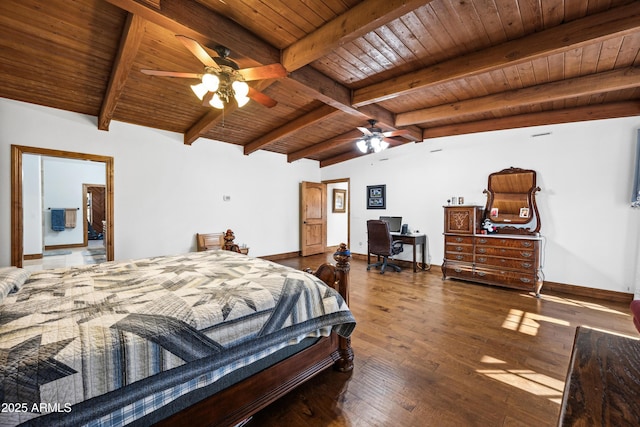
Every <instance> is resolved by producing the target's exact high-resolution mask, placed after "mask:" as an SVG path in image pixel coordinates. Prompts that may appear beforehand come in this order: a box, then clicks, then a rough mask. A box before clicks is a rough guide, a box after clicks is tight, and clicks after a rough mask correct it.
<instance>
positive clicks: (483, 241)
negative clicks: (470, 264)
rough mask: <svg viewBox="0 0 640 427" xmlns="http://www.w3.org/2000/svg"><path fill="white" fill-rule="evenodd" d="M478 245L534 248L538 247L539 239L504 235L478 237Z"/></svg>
mask: <svg viewBox="0 0 640 427" xmlns="http://www.w3.org/2000/svg"><path fill="white" fill-rule="evenodd" d="M476 245H479V246H484V245H486V246H497V247H501V248H517V249H531V250H533V249H535V248H537V247H538V246H537V245H538V240H528V239H507V238H503V237H476Z"/></svg>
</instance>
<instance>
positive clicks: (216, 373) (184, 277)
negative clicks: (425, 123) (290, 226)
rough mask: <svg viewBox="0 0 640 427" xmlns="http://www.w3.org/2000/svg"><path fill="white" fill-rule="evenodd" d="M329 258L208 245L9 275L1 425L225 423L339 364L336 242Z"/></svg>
mask: <svg viewBox="0 0 640 427" xmlns="http://www.w3.org/2000/svg"><path fill="white" fill-rule="evenodd" d="M334 259H335V260H336V261H337V264H336V265H335V266H333V265H328V264H324V265H322V266H320V267H319V268H318V270H317V271H316V272H315V275H312V274H309V272H302V271H298V270H295V269H292V268H289V267H285V266H282V265H279V264H276V263H272V262H270V261H266V260H262V259H259V258H251V257H247V256H246V255H242V254H238V253H235V252H231V251H225V250H214V251H205V252H193V253H188V254H184V255H177V256H165V257H154V258H148V259H141V260H131V261H123V262H108V263H103V264H97V265H89V266H80V267H72V268H66V269H57V270H44V271H41V272H34V273H31V275H30V277H28V278H24V279H25V280H22V279H21V278H17V279H16V281H15V283H14V284H12V285H10V287H11V286H13V288H12V289H9V292H6V295H5V296H4V300H3V302H2V303H1V304H0V361H1V363H0V381H1V382H0V395H1V397H2V408H1V412H0V426H5V425H25V426H29V425H62V424H65V425H90V426H93V425H95V426H112V425H141V426H142V425H150V424H156V423H157V424H159V425H180V424H184V422H185V420H188V421H189V424H190V425H216V426H218V425H234V424H236V423H238V422H241V421H242V420H244V419H246V418H247V417H249V416H250V415H252V414H253V413H255V412H257V411H258V410H260V409H261V408H263V407H264V406H266V405H268V404H269V403H271V402H273V401H274V400H276V399H278V398H279V397H281V396H283V395H284V394H286V393H287V392H288V391H290V390H291V389H293V388H294V387H296V386H297V385H299V384H301V383H303V382H304V381H306V380H308V379H309V378H311V377H313V376H314V375H315V374H317V373H319V372H321V371H322V370H324V369H326V368H328V367H329V366H332V365H333V366H334V367H335V368H336V369H337V370H340V371H345V372H348V371H350V370H351V369H352V367H353V351H352V350H351V346H350V340H349V336H350V335H351V332H352V331H353V329H354V327H355V319H354V318H353V315H352V313H351V312H350V311H349V309H348V272H349V251H348V250H347V248H346V246H344V245H342V246H341V247H340V249H339V250H338V252H336V254H335V255H334ZM15 273H16V274H17V275H19V274H21V273H23V271H22V270H21V269H16V271H15ZM16 289H17V290H16Z"/></svg>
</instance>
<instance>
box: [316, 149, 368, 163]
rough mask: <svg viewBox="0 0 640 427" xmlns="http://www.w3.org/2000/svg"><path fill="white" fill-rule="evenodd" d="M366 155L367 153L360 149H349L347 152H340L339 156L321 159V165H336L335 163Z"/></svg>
mask: <svg viewBox="0 0 640 427" xmlns="http://www.w3.org/2000/svg"><path fill="white" fill-rule="evenodd" d="M364 155H365V154H362V153H361V152H360V151H359V150H357V149H352V150H349V151H347V152H345V153H342V154H338V155H337V156H333V157H330V158H328V159H324V160H320V167H321V168H324V167H326V166H331V165H335V164H338V163H342V162H346V161H347V160H351V159H355V158H357V157H361V156H364Z"/></svg>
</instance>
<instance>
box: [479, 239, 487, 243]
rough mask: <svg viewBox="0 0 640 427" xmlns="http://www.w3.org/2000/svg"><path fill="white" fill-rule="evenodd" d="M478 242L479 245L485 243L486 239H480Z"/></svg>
mask: <svg viewBox="0 0 640 427" xmlns="http://www.w3.org/2000/svg"><path fill="white" fill-rule="evenodd" d="M479 242H480V243H487V239H480V240H479Z"/></svg>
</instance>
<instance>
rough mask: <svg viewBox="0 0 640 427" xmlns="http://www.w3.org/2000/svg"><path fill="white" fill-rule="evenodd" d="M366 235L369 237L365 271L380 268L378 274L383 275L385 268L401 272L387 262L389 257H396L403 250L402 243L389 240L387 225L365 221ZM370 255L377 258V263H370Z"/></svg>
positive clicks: (372, 220) (398, 268)
mask: <svg viewBox="0 0 640 427" xmlns="http://www.w3.org/2000/svg"><path fill="white" fill-rule="evenodd" d="M367 233H368V235H369V236H368V241H367V246H368V249H367V250H368V252H367V264H368V265H367V271H368V270H370V269H371V267H376V268H377V267H380V274H384V270H385V269H386V268H387V266H389V267H391V268H393V269H394V270H395V271H401V270H402V269H401V268H400V267H399V266H397V265H396V264H393V263H391V262H389V257H391V256H393V255H397V254H399V253H400V252H402V250H403V248H402V242H400V241H398V240H395V241H394V240H393V239H392V238H391V233H390V232H389V224H388V223H387V222H386V221H380V220H378V219H370V220H368V221H367ZM371 254H374V255H377V256H378V262H376V263H373V264H372V263H371ZM380 257H382V261H380Z"/></svg>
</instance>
